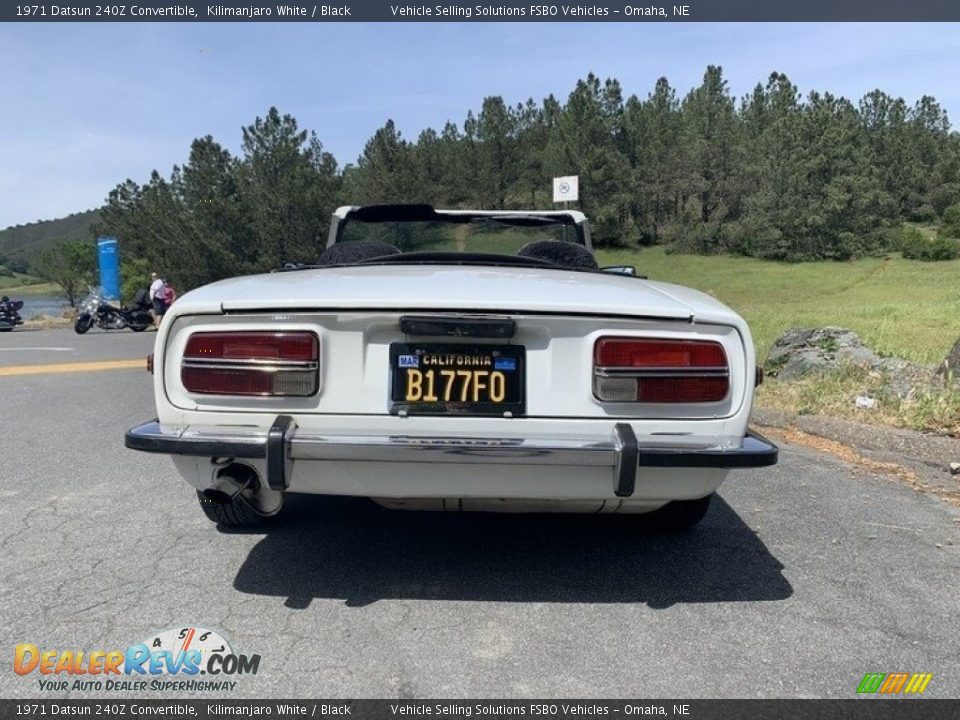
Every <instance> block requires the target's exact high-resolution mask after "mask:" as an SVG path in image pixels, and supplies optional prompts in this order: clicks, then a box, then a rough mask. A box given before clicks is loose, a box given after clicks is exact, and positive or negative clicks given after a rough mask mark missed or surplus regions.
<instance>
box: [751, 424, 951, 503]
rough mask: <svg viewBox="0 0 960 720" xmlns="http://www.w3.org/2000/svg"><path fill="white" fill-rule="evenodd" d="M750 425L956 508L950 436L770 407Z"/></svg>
mask: <svg viewBox="0 0 960 720" xmlns="http://www.w3.org/2000/svg"><path fill="white" fill-rule="evenodd" d="M752 424H754V425H756V426H758V427H760V428H767V429H771V432H770V434H771V435H773V436H775V439H780V440H783V441H786V442H788V443H795V444H799V445H803V446H806V447H811V448H813V449H815V450H819V451H821V452H827V453H830V454H831V455H835V456H838V457H841V458H842V459H844V460H847V461H853V462H857V461H860V463H859V464H861V465H864V466H865V467H866V468H867V469H869V470H873V471H876V472H880V473H883V474H887V475H894V476H898V477H900V478H901V479H902V480H903V481H905V482H906V483H907V484H909V485H911V486H913V487H914V488H915V489H917V490H919V491H921V492H925V491H926V492H932V493H933V494H936V495H938V496H940V497H943V498H944V499H947V500H949V501H950V502H951V503H952V504H957V505H960V475H952V474H951V472H950V463H951V462H960V440H958V439H956V438H952V437H946V436H942V435H929V434H925V433H920V432H916V431H914V430H904V429H900V428H889V427H884V426H881V425H868V424H866V423H859V422H855V421H853V420H844V419H841V418H835V417H829V416H824V415H798V414H796V413H789V412H785V411H782V410H776V409H772V408H754V410H753V415H752ZM774 430H779V431H782V432H773V431H774ZM804 436H806V437H804ZM818 438H819V439H823V440H825V441H827V442H817V439H818ZM851 453H853V456H854V457H853V458H851Z"/></svg>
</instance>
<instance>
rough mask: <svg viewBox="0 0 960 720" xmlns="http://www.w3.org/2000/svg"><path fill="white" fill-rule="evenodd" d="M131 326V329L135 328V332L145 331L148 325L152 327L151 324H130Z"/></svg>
mask: <svg viewBox="0 0 960 720" xmlns="http://www.w3.org/2000/svg"><path fill="white" fill-rule="evenodd" d="M129 327H130V329H131V330H133V331H134V332H143V331H144V330H146V329H147V328H148V327H150V326H149V325H130V326H129Z"/></svg>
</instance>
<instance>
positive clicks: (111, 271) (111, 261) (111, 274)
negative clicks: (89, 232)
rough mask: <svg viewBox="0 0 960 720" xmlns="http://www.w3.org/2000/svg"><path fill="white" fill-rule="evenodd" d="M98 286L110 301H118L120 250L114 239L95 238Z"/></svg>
mask: <svg viewBox="0 0 960 720" xmlns="http://www.w3.org/2000/svg"><path fill="white" fill-rule="evenodd" d="M97 256H98V258H99V260H100V284H101V285H102V286H103V292H104V295H106V297H107V298H109V299H110V300H119V299H120V248H119V247H118V245H117V239H116V238H115V237H101V238H97Z"/></svg>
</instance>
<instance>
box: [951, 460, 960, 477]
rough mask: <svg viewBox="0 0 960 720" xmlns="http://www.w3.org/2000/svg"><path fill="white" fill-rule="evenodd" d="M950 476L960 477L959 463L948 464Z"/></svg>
mask: <svg viewBox="0 0 960 720" xmlns="http://www.w3.org/2000/svg"><path fill="white" fill-rule="evenodd" d="M950 474H951V475H960V462H952V463H950Z"/></svg>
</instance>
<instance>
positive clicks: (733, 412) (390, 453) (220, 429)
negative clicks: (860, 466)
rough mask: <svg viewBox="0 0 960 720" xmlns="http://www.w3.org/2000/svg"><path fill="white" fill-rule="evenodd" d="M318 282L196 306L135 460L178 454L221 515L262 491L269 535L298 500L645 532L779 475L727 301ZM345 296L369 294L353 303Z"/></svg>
mask: <svg viewBox="0 0 960 720" xmlns="http://www.w3.org/2000/svg"><path fill="white" fill-rule="evenodd" d="M313 272H314V271H308V273H307V274H304V275H299V276H298V277H297V278H295V279H293V280H292V281H288V292H287V293H286V295H281V294H279V293H277V292H276V291H275V290H270V289H269V287H268V286H269V285H270V282H273V280H271V281H270V282H267V283H266V285H265V284H263V283H261V284H259V285H258V284H257V283H256V282H251V283H247V284H244V285H242V286H241V285H236V284H227V285H223V286H221V287H220V288H216V287H214V286H211V287H213V288H214V289H212V290H210V289H204V291H201V292H199V293H197V294H196V295H194V297H193V298H191V294H188V295H186V296H184V297H183V298H182V299H181V300H180V302H178V303H177V306H175V308H176V309H175V311H174V312H173V314H172V315H171V316H168V318H167V319H166V320H165V323H164V325H163V327H162V329H161V332H160V333H159V334H158V337H157V344H156V353H155V355H156V362H155V367H154V373H155V377H154V382H155V391H156V397H157V412H158V418H157V420H156V421H155V422H152V423H146V424H144V425H142V426H140V427H138V428H134V429H133V430H131V432H130V433H128V436H127V443H128V446H130V447H133V448H136V449H140V450H147V451H154V452H166V453H169V454H171V456H172V457H173V459H174V462H175V463H176V465H177V468H178V470H179V471H180V472H181V474H182V475H183V476H184V478H185V479H186V480H187V481H188V482H189V483H190V484H191V485H193V486H194V487H196V488H197V489H198V490H200V491H202V492H206V493H207V495H208V496H210V497H211V498H214V499H215V500H220V501H222V500H224V499H226V498H228V497H230V493H231V492H234V491H237V492H241V491H244V492H248V493H249V489H250V488H251V487H256V488H258V492H257V493H256V502H257V503H258V504H259V505H258V507H257V509H258V510H259V511H261V512H263V513H269V512H272V511H273V510H274V509H275V508H277V507H279V498H280V497H281V496H282V493H285V492H299V493H318V494H334V495H355V496H364V497H371V498H375V499H377V500H378V501H380V502H382V503H384V504H387V505H390V506H393V507H417V508H438V509H441V508H442V509H457V510H459V509H503V510H561V511H572V512H646V511H650V510H654V509H656V508H658V507H660V506H663V505H664V504H666V503H668V502H670V501H675V500H692V499H697V498H703V497H705V496H708V495H710V494H711V493H712V492H713V491H714V490H716V488H717V487H718V486H719V485H720V483H721V482H722V481H723V479H724V478H725V477H726V475H727V473H728V472H729V470H730V469H732V468H736V467H756V466H762V465H766V464H771V463H772V462H775V460H776V448H774V447H773V446H772V445H770V444H769V443H766V442H765V441H763V440H762V438H758V437H754V436H752V435H750V434H748V430H747V421H748V418H749V414H750V408H751V403H752V398H753V391H754V386H755V382H756V369H755V359H754V354H753V343H752V340H751V338H750V335H749V331H748V329H747V326H746V324H745V323H744V322H743V320H742V319H740V318H739V317H738V316H737V315H736V314H734V313H733V312H732V311H729V310H728V309H727V308H725V307H723V306H722V305H720V304H719V303H717V302H716V301H714V300H712V299H710V298H708V297H707V296H704V295H702V294H699V293H695V292H693V291H687V290H685V289H682V288H676V287H674V286H667V285H660V284H657V283H649V282H647V281H644V280H640V279H637V278H610V279H604V280H603V281H602V282H601V281H596V283H595V286H594V287H593V288H587V294H585V295H584V296H583V297H582V298H580V299H578V298H577V297H571V296H573V295H575V294H576V293H577V292H584V289H583V287H582V286H583V282H582V279H579V278H574V280H578V281H579V282H577V284H576V288H575V287H574V285H570V282H571V278H570V277H569V276H571V275H573V273H558V272H557V271H551V270H544V271H539V272H532V271H526V270H525V271H523V274H524V277H523V278H522V279H523V280H524V281H525V283H527V284H529V283H534V285H536V284H537V283H540V285H541V287H540V290H541V291H542V293H541V295H540V296H534V295H533V294H528V295H522V294H520V295H518V294H516V293H514V294H511V292H506V291H504V292H500V293H498V292H497V289H496V288H497V282H500V281H503V280H504V279H505V276H506V279H512V280H513V281H519V280H520V279H521V278H518V277H516V275H517V273H518V271H502V272H501V271H496V272H495V271H490V270H484V271H483V272H484V273H486V274H487V275H488V277H486V278H485V279H486V281H487V282H485V283H481V284H479V285H478V286H477V287H478V288H481V287H482V288H485V289H484V290H483V291H482V292H481V291H479V290H477V289H475V288H473V287H472V286H471V285H470V280H471V279H475V276H476V275H477V273H476V272H475V271H470V270H464V269H449V268H433V269H431V270H430V272H429V273H423V274H422V277H420V279H421V280H422V281H423V282H424V283H425V286H424V287H421V288H419V289H411V285H412V284H414V283H415V282H416V280H417V279H418V276H415V275H412V274H411V273H410V272H407V276H406V277H399V278H398V277H396V276H388V275H384V274H382V273H380V274H378V273H376V272H373V271H370V272H367V271H360V270H357V269H349V268H347V269H339V270H338V269H330V270H326V271H317V274H316V275H311V274H310V273H313ZM511 273H513V275H514V276H513V277H509V276H510V274H511ZM400 275H403V273H400ZM341 280H342V281H344V283H345V284H344V287H350V288H354V289H355V288H357V286H358V285H360V286H363V285H365V286H366V291H363V290H361V291H360V292H359V293H358V294H356V295H353V296H346V297H344V296H343V295H342V294H341V295H339V296H338V294H337V292H336V286H337V282H339V281H341ZM347 282H349V285H348V284H346V283H347ZM590 282H595V281H594V280H591V281H590ZM298 283H312V286H311V287H312V289H311V288H310V287H300V288H299V289H296V287H297V284H298ZM428 283H432V287H431V286H426V284H428ZM610 283H613V285H612V286H611V285H610ZM630 283H634V284H633V285H630ZM517 284H518V283H517V282H514V283H513V284H505V285H503V287H504V288H509V287H513V286H514V285H517ZM567 285H569V288H568V287H567ZM525 287H526V285H525ZM377 288H379V294H378V292H377V290H376V289H377ZM258 289H259V294H258ZM458 291H459V292H458ZM524 292H528V291H527V290H525V291H524ZM610 293H614V295H616V293H621V294H622V293H627V294H628V295H630V296H631V298H632V300H631V302H629V303H626V302H624V298H623V297H611V296H610ZM543 294H545V295H547V296H551V297H552V298H553V299H552V300H551V301H550V302H543V301H542V299H535V298H536V297H542V295H543ZM565 294H566V295H567V296H568V297H567V298H566V299H564V297H563V296H564V295H565ZM224 298H225V299H224ZM608 300H609V302H608ZM241 486H242V489H241V490H237V488H238V487H241Z"/></svg>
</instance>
